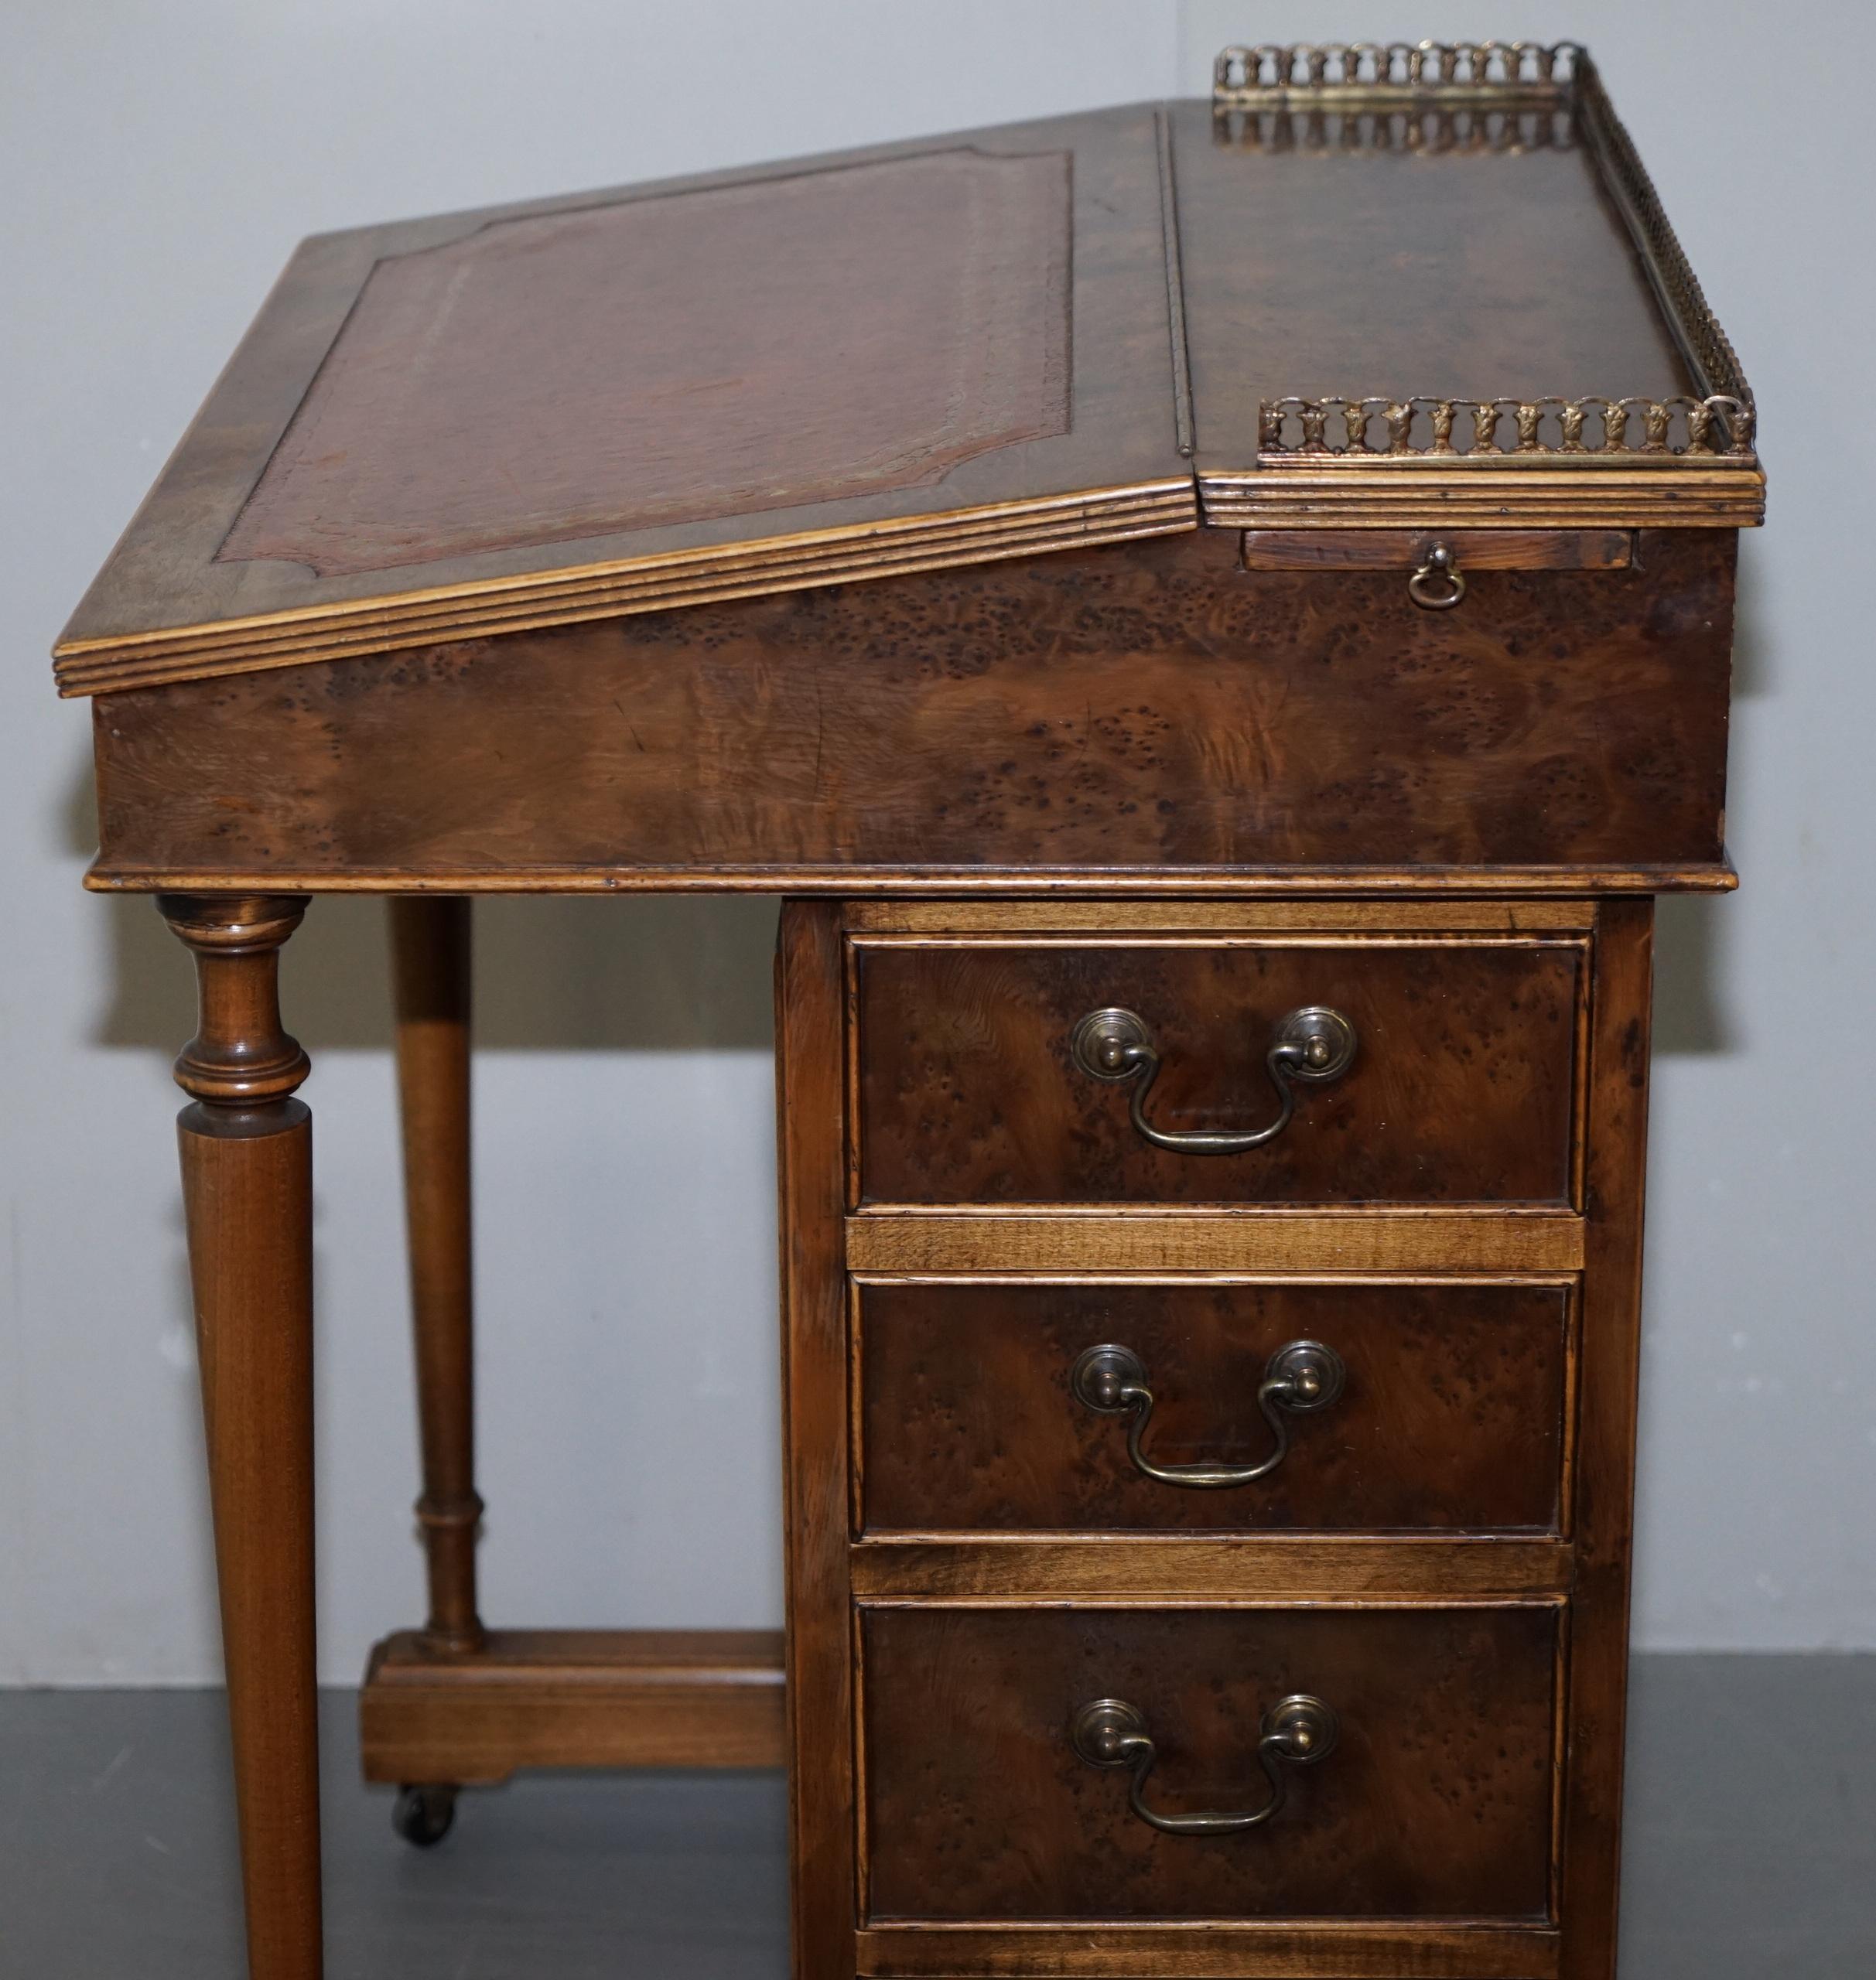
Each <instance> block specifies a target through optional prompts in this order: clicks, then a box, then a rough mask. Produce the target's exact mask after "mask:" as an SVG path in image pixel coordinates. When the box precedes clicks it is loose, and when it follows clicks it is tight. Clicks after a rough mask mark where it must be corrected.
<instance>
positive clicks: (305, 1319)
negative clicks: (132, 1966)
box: [158, 895, 322, 1980]
mask: <svg viewBox="0 0 1876 1980" xmlns="http://www.w3.org/2000/svg"><path fill="white" fill-rule="evenodd" d="M158 905H159V906H160V907H161V909H162V913H163V914H164V917H165V918H166V920H168V922H169V926H170V927H171V928H172V929H173V930H175V932H176V934H178V935H179V936H180V937H182V939H183V941H184V942H186V944H188V945H189V947H190V950H191V951H193V954H194V955H195V958H196V977H197V981H198V984H199V988H200V997H199V1009H200V1016H199V1020H198V1029H197V1032H196V1036H195V1037H194V1038H193V1039H191V1040H190V1043H189V1044H188V1045H187V1046H185V1047H184V1049H183V1055H182V1057H180V1058H179V1059H178V1060H176V1082H177V1084H179V1086H180V1087H182V1088H183V1091H185V1092H186V1093H187V1094H190V1097H191V1104H190V1105H189V1106H187V1107H185V1108H183V1111H182V1114H181V1116H180V1118H179V1120H178V1122H177V1129H178V1135H179V1142H180V1145H181V1151H182V1163H183V1203H184V1207H185V1209H186V1213H187V1218H188V1227H189V1264H190V1275H191V1277H192V1278H193V1282H194V1287H195V1308H196V1333H197V1337H198V1340H199V1344H200V1359H201V1371H202V1404H203V1420H204V1423H205V1425H206V1428H207V1435H208V1469H209V1490H210V1500H211V1501H212V1504H213V1507H214V1521H215V1561H216V1568H217V1573H218V1575H219V1579H220V1590H221V1635H222V1644H223V1648H224V1654H225V1657H226V1661H227V1680H228V1715H229V1719H230V1721H231V1725H232V1727H233V1732H234V1786H235V1794H236V1798H237V1804H238V1807H239V1813H240V1828H241V1875H242V1881H243V1886H244V1892H245V1895H246V1903H247V1917H248V1972H249V1974H250V1975H251V1980H319V1975H320V1972H321V1970H322V1961H321V1954H320V1782H319V1743H318V1723H317V1710H318V1692H317V1689H316V1678H315V1671H314V1662H313V1648H314V1645H313V1125H312V1116H311V1115H309V1113H308V1112H307V1111H306V1108H305V1107H304V1106H303V1105H302V1104H301V1103H300V1102H299V1101H297V1100H296V1099H294V1098H292V1093H293V1091H294V1089H295V1088H296V1087H297V1086H298V1085H299V1083H300V1081H301V1080H303V1079H304V1078H305V1077H306V1072H307V1064H306V1054H305V1053H303V1052H302V1050H300V1048H299V1045H298V1043H296V1041H295V1040H294V1039H291V1038H289V1036H287V1035H286V1033H285V1032H284V1031H283V1030H282V1029H281V1026H280V1005H279V998H278V992H277V988H276V977H277V971H278V961H279V950H280V945H281V944H282V943H283V942H284V941H285V940H286V938H287V937H289V935H290V934H292V932H293V930H294V929H295V928H296V927H298V926H299V919H300V917H301V915H302V913H304V912H305V910H306V903H305V902H304V901H303V900H297V899H293V898H290V897H280V896H210V895H166V896H162V898H161V899H160V900H159V903H158Z"/></svg>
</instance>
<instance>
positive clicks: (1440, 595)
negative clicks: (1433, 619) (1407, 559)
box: [1407, 543, 1466, 612]
mask: <svg viewBox="0 0 1876 1980" xmlns="http://www.w3.org/2000/svg"><path fill="white" fill-rule="evenodd" d="M1465 595H1466V580H1465V573H1464V572H1463V571H1461V569H1460V568H1459V560H1458V558H1457V557H1455V556H1454V555H1453V548H1452V545H1451V544H1449V543H1436V544H1433V546H1432V548H1430V549H1429V550H1428V551H1427V555H1426V558H1425V561H1424V562H1422V563H1421V564H1420V565H1419V567H1418V568H1416V570H1415V572H1414V573H1413V576H1412V577H1410V579H1408V580H1407V596H1409V597H1410V599H1413V602H1414V603H1415V604H1416V605H1419V606H1424V607H1425V608H1426V609H1427V611H1429V612H1445V611H1448V610H1450V609H1451V608H1452V607H1453V606H1455V605H1457V603H1459V601H1460V600H1461V599H1462V598H1464V596H1465Z"/></svg>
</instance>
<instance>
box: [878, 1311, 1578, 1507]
mask: <svg viewBox="0 0 1876 1980" xmlns="http://www.w3.org/2000/svg"><path fill="white" fill-rule="evenodd" d="M856 1302H857V1312H858V1328H857V1338H858V1341H859V1356H858V1363H859V1383H858V1398H859V1433H858V1434H859V1454H858V1455H859V1463H858V1470H859V1475H860V1476H861V1478H862V1480H863V1506H862V1521H861V1524H862V1525H863V1528H865V1529H866V1531H872V1532H893V1531H925V1532H945V1531H971V1530H976V1531H1035V1530H1038V1529H1051V1528H1065V1529H1078V1528H1107V1529H1133V1528H1149V1529H1150V1528H1168V1529H1174V1530H1179V1531H1189V1530H1193V1529H1201V1530H1211V1531H1219V1530H1225V1531H1229V1530H1234V1529H1235V1530H1255V1531H1285V1530H1290V1529H1296V1528H1306V1529H1307V1528H1320V1529H1324V1530H1334V1529H1340V1530H1348V1531H1376V1530H1387V1529H1397V1528H1468V1529H1471V1530H1474V1531H1478V1530H1481V1529H1505V1530H1517V1531H1536V1532H1555V1531H1557V1530H1558V1510H1559V1507H1560V1504H1561V1503H1562V1491H1561V1487H1562V1478H1563V1459H1564V1450H1565V1423H1566V1418H1567V1408H1566V1395H1567V1375H1568V1365H1569V1359H1570V1325H1571V1306H1572V1294H1571V1292H1570V1288H1569V1287H1568V1286H1567V1285H1564V1284H1561V1283H1556V1284H1547V1285H1529V1284H1505V1283H1502V1282H1500V1283H1492V1282H1468V1283H1457V1282H1445V1283H1437V1284H1434V1283H1427V1282H1419V1283H1398V1282H1396V1283H1382V1284H1372V1283H1370V1284H1359V1283H1353V1282H1348V1281H1335V1282H1316V1283H1309V1284H1301V1285H1297V1284H1272V1283H1243V1282H1240V1283H1236V1284H1221V1283H1218V1282H1208V1281H1193V1280H1189V1279H1188V1280H1185V1281H1162V1282H1141V1281H1140V1280H1138V1279H1133V1280H1128V1281H1123V1282H1103V1283H1089V1282H1085V1281H1082V1282H1074V1283H1069V1284H1051V1283H1047V1282H1037V1281H1035V1280H1017V1281H1003V1282H972V1283H965V1284H946V1283H936V1282H893V1281H872V1282H863V1283H862V1284H860V1285H859V1287H858V1288H857V1289H856ZM1102 1348H1110V1349H1119V1350H1124V1354H1125V1355H1126V1356H1130V1357H1133V1363H1132V1367H1131V1368H1129V1367H1128V1366H1127V1364H1126V1362H1125V1360H1123V1357H1122V1356H1118V1355H1115V1354H1109V1355H1106V1356H1102V1355H1099V1354H1097V1353H1095V1350H1099V1349H1102ZM1120 1376H1125V1377H1126V1379H1127V1380H1128V1381H1129V1382H1131V1383H1133V1384H1135V1385H1136V1387H1144V1388H1146V1390H1147V1391H1149V1392H1150V1396H1151V1402H1150V1405H1148V1406H1146V1408H1145V1409H1143V1406H1142V1405H1141V1404H1140V1401H1139V1400H1138V1398H1137V1396H1135V1397H1132V1398H1117V1397H1116V1395H1114V1394H1113V1392H1112V1388H1111V1386H1109V1387H1104V1386H1103V1384H1104V1383H1105V1384H1109V1385H1111V1384H1112V1382H1113V1381H1115V1380H1116V1377H1120ZM1266 1377H1269V1378H1270V1379H1273V1381H1276V1383H1277V1384H1279V1386H1278V1387H1276V1388H1273V1390H1271V1391H1270V1392H1269V1394H1268V1395H1266V1397H1265V1398H1264V1401H1263V1406H1261V1407H1260V1403H1259V1391H1260V1388H1261V1387H1262V1385H1263V1384H1264V1382H1265V1381H1266ZM1117 1403H1118V1405H1119V1406H1118V1407H1116V1404H1117ZM1266 1408H1267V1409H1268V1410H1269V1412H1271V1414H1270V1415H1266V1413H1265V1410H1266ZM1272 1418H1274V1422H1273V1420H1272ZM1280 1435H1281V1438H1282V1443H1281V1444H1280V1443H1279V1436H1280ZM1133 1443H1137V1446H1138V1449H1139V1452H1140V1459H1141V1461H1142V1463H1143V1464H1144V1465H1146V1466H1152V1467H1153V1468H1154V1469H1156V1470H1160V1471H1168V1470H1170V1471H1174V1472H1175V1473H1176V1472H1177V1470H1178V1469H1179V1468H1180V1467H1182V1466H1183V1467H1187V1468H1188V1475H1189V1468H1190V1467H1192V1466H1204V1467H1206V1468H1207V1469H1208V1470H1211V1471H1212V1472H1214V1473H1215V1472H1218V1471H1220V1470H1222V1471H1224V1472H1226V1473H1230V1472H1232V1471H1233V1470H1245V1471H1249V1470H1259V1471H1261V1473H1262V1475H1261V1476H1255V1477H1248V1478H1246V1479H1244V1480H1242V1482H1240V1483H1232V1484H1228V1485H1216V1486H1212V1485H1206V1484H1203V1483H1199V1484H1194V1483H1186V1482H1174V1480H1169V1479H1164V1478H1155V1477H1153V1476H1149V1475H1147V1473H1146V1471H1145V1470H1143V1469H1142V1468H1141V1467H1140V1465H1136V1463H1135V1462H1134V1459H1133V1456H1132V1455H1131V1453H1130V1444H1133ZM1280 1449H1281V1452H1282V1455H1281V1456H1280V1457H1278V1458H1277V1460H1276V1463H1275V1465H1274V1466H1273V1468H1266V1467H1269V1466H1270V1465H1271V1459H1272V1458H1273V1455H1275V1454H1276V1453H1277V1452H1278V1451H1279V1450H1280Z"/></svg>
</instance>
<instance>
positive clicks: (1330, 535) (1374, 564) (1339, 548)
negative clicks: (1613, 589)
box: [1242, 528, 1635, 572]
mask: <svg viewBox="0 0 1876 1980" xmlns="http://www.w3.org/2000/svg"><path fill="white" fill-rule="evenodd" d="M1634 534H1635V533H1634V531H1632V530H1625V529H1444V530H1443V529H1438V528H1427V529H1247V530H1246V531H1245V532H1244V537H1243V542H1242V558H1243V563H1244V568H1246V570H1247V571H1412V570H1413V569H1414V568H1416V566H1417V565H1420V564H1423V563H1424V562H1426V560H1427V553H1428V552H1429V551H1431V550H1432V549H1433V546H1434V545H1435V544H1445V545H1446V546H1447V548H1448V549H1450V550H1451V551H1452V553H1453V560H1454V568H1456V569H1457V570H1460V571H1461V572H1473V571H1619V570H1622V569H1625V568H1627V566H1628V564H1629V563H1630V562H1632V549H1633V544H1634Z"/></svg>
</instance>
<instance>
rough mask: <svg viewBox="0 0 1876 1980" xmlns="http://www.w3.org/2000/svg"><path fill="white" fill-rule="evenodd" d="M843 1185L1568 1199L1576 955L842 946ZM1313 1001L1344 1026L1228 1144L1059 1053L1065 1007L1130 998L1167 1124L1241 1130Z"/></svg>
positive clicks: (1277, 1198) (1341, 1199)
mask: <svg viewBox="0 0 1876 1980" xmlns="http://www.w3.org/2000/svg"><path fill="white" fill-rule="evenodd" d="M856 956H857V964H856V967H857V977H858V995H859V1053H858V1067H857V1080H858V1091H857V1095H856V1101H855V1118H856V1123H857V1136H858V1149H859V1197H858V1199H857V1200H860V1201H873V1202H883V1203H1054V1202H1060V1203H1102V1202H1106V1203H1126V1202H1154V1203H1205V1202H1232V1203H1389V1202H1402V1201H1413V1202H1442V1201H1443V1202H1448V1203H1464V1202H1485V1203H1554V1204H1557V1205H1559V1206H1562V1205H1563V1204H1565V1203H1567V1202H1568V1201H1569V1200H1570V1197H1571V1195H1572V1193H1573V1190H1572V1119H1573V1113H1574V1085H1575V1076H1574V1062H1575V1054H1576V1032H1577V1021H1578V1004H1579V998H1580V994H1581V992H1582V991H1583V989H1584V981H1583V965H1584V954H1583V951H1582V949H1581V947H1580V946H1579V945H1578V944H1574V943H1573V942H1570V941H1567V940H1559V941H1556V942H1550V943H1546V942H1539V941H1536V940H1531V941H1526V942H1522V943H1508V944H1488V943H1478V944H1468V943H1464V942H1451V943H1445V944H1442V943H1438V942H1433V943H1430V944H1425V945H1422V944H1414V943H1394V944H1389V943H1384V942H1375V943H1373V944H1366V943H1343V944H1335V943H1331V942H1328V941H1326V940H1324V941H1322V942H1321V944H1320V945H1317V944H1314V943H1306V942H1299V943H1296V944H1275V943H1273V944H1269V945H1268V946H1259V945H1256V944H1249V943H1246V944H1238V945H1232V944H1225V943H1222V942H1205V941H1194V942H1188V943H1185V944H1176V943H1166V944H1159V943H1141V944H1119V943H1115V944H1112V945H1103V944H1078V943H1077V944H1054V945H1048V944H1040V943H1039V944H1034V945H1031V946H1017V945H1000V944H993V943H987V942H986V943H979V944H968V943H960V944H956V945H953V946H948V945H944V944H937V943H933V944H915V945H906V946H897V945H892V944H887V943H886V942H884V941H881V942H880V943H877V944H874V943H866V944H860V945H859V946H858V947H857V949H856ZM1108 1005H1116V1006H1119V1007H1122V1008H1124V1009H1127V1010H1129V1011H1132V1012H1136V1014H1137V1015H1138V1016H1140V1018H1141V1019H1143V1021H1144V1022H1145V1023H1146V1026H1147V1027H1148V1029H1150V1032H1151V1033H1152V1035H1153V1039H1154V1041H1155V1043H1156V1045H1157V1048H1158V1050H1159V1052H1160V1056H1161V1059H1162V1061H1163V1070H1161V1072H1160V1075H1159V1077H1158V1079H1157V1081H1156V1082H1155V1084H1154V1086H1153V1091H1152V1092H1151V1094H1150V1098H1149V1100H1148V1101H1147V1105H1146V1112H1147V1116H1148V1118H1149V1120H1150V1121H1151V1122H1152V1123H1153V1125H1157V1126H1158V1127H1160V1128H1164V1129H1167V1130H1173V1131H1191V1130H1194V1129H1199V1128H1218V1129H1225V1128H1244V1127H1256V1126H1260V1125H1263V1124H1265V1123H1266V1122H1268V1121H1269V1120H1271V1119H1272V1118H1273V1117H1274V1115H1276V1108H1277V1102H1276V1095H1275V1093H1274V1091H1273V1087H1272V1084H1271V1081H1270V1078H1269V1074H1268V1073H1267V1071H1266V1068H1265V1063H1264V1055H1265V1052H1266V1049H1267V1047H1268V1045H1269V1040H1270V1036H1271V1033H1272V1032H1273V1029H1274V1027H1275V1026H1276V1025H1277V1023H1278V1022H1280V1020H1281V1019H1283V1017H1284V1016H1285V1015H1286V1014H1287V1013H1288V1012H1290V1011H1293V1010H1296V1009H1300V1008H1301V1007H1303V1006H1305V1005H1328V1006H1330V1007H1331V1008H1333V1009H1336V1010H1338V1011H1340V1012H1342V1013H1344V1014H1345V1016H1347V1017H1348V1019H1349V1020H1350V1022H1351V1023H1352V1024H1353V1025H1354V1026H1355V1031H1356V1033H1357V1035H1358V1039H1359V1041H1360V1043H1359V1046H1358V1050H1357V1053H1356V1057H1355V1063H1354V1065H1353V1066H1352V1067H1351V1069H1350V1070H1349V1071H1348V1073H1347V1074H1345V1076H1344V1077H1342V1078H1341V1079H1340V1080H1337V1081H1335V1082H1334V1083H1333V1084H1329V1085H1324V1086H1317V1087H1303V1088H1301V1089H1300V1096H1301V1097H1300V1098H1299V1100H1298V1101H1297V1109H1296V1114H1295V1118H1293V1120H1292V1121H1291V1122H1290V1126H1289V1127H1288V1128H1287V1130H1286V1131H1285V1132H1283V1134H1281V1135H1278V1136H1277V1137H1276V1139H1275V1140H1273V1141H1272V1142H1268V1143H1266V1145H1263V1147H1261V1148H1257V1149H1252V1150H1251V1151H1249V1152H1248V1153H1245V1154H1241V1155H1227V1156H1201V1155H1193V1154H1188V1153H1185V1152H1174V1151H1171V1150H1167V1149H1160V1148H1157V1147H1155V1146H1153V1145H1152V1144H1151V1143H1150V1142H1146V1141H1145V1140H1144V1139H1143V1138H1142V1137H1141V1136H1140V1134H1139V1133H1138V1132H1136V1129H1135V1128H1134V1127H1133V1123H1132V1121H1131V1120H1130V1119H1129V1091H1128V1088H1127V1087H1126V1085H1125V1084H1120V1083H1115V1082H1109V1081H1105V1080H1097V1079H1095V1078H1093V1077H1091V1076H1090V1075H1089V1074H1087V1073H1085V1072H1083V1071H1082V1070H1081V1069H1080V1068H1079V1067H1077V1066H1076V1065H1075V1063H1074V1062H1073V1060H1072V1059H1071V1056H1070V1049H1069V1040H1070V1035H1071V1033H1072V1031H1073V1029H1074V1027H1075V1023H1076V1022H1077V1020H1078V1019H1080V1018H1081V1017H1082V1016H1083V1014H1084V1013H1085V1012H1089V1011H1094V1010H1099V1009H1102V1008H1103V1007H1104V1006H1108Z"/></svg>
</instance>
